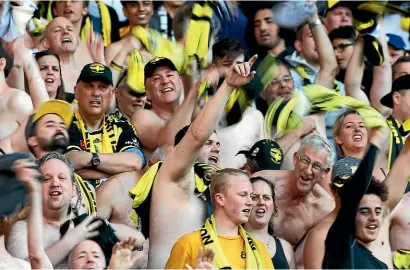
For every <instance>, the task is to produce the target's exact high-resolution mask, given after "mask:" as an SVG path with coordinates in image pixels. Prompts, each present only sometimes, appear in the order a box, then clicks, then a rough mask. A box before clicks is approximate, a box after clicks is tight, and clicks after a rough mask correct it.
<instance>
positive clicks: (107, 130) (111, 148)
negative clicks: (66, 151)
mask: <svg viewBox="0 0 410 270" xmlns="http://www.w3.org/2000/svg"><path fill="white" fill-rule="evenodd" d="M74 117H75V119H76V120H77V127H78V128H79V129H80V131H81V134H82V137H83V142H84V143H85V145H84V147H82V148H84V149H85V150H86V151H87V152H91V153H97V151H96V150H97V149H96V147H95V144H94V141H93V140H90V134H89V133H88V130H87V128H86V127H85V124H84V121H83V119H82V118H81V115H80V113H79V112H78V111H77V112H76V113H75V114H74ZM119 133H120V132H118V130H117V127H116V126H114V125H113V124H112V122H111V121H109V120H108V116H107V115H104V119H103V124H102V135H101V137H102V139H101V144H102V150H101V151H99V152H101V153H107V154H110V153H114V152H115V150H116V146H117V141H118V136H119Z"/></svg>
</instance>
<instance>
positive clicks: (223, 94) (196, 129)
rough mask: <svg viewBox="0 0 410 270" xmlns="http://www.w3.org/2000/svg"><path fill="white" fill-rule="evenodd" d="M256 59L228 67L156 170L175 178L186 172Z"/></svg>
mask: <svg viewBox="0 0 410 270" xmlns="http://www.w3.org/2000/svg"><path fill="white" fill-rule="evenodd" d="M256 59H257V56H256V55H255V56H253V57H252V58H251V59H250V60H249V62H245V63H243V64H237V65H233V66H232V67H231V69H230V71H229V73H228V75H227V77H226V79H225V81H224V82H223V84H222V86H221V87H220V88H219V89H218V90H217V91H216V94H215V95H214V96H213V97H212V98H211V99H210V100H209V101H208V102H207V103H206V104H205V106H204V108H203V109H202V110H201V112H200V113H199V114H198V116H197V117H196V119H195V120H194V121H193V122H192V124H191V126H190V127H189V129H188V131H187V133H186V134H185V136H184V137H183V138H182V140H181V142H180V143H179V144H178V145H177V146H176V147H175V148H174V151H172V152H171V153H170V154H169V155H168V156H167V158H166V159H165V161H164V163H163V165H162V167H161V170H160V171H159V174H161V173H164V172H165V173H166V174H167V178H168V179H170V180H172V181H178V180H180V179H181V178H182V176H184V175H186V174H187V173H188V172H189V170H190V169H191V168H192V165H193V163H194V161H195V160H196V158H197V157H198V154H199V150H200V149H201V147H202V146H203V145H204V143H205V142H206V141H207V140H208V139H209V137H210V136H211V134H212V132H213V131H214V130H215V128H216V126H217V124H218V122H219V120H220V118H221V116H222V114H223V112H224V107H225V105H226V103H227V102H228V99H229V97H230V95H231V94H232V92H233V90H234V89H235V88H238V87H241V86H243V85H245V84H247V83H248V82H249V81H251V80H252V78H253V77H254V76H255V72H254V71H252V72H251V67H252V64H253V63H254V62H255V60H256Z"/></svg>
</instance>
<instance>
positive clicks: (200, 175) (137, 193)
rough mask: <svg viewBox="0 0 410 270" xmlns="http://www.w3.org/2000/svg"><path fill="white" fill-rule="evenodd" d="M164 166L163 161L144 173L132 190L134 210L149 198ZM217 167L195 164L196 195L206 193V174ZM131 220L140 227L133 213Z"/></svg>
mask: <svg viewBox="0 0 410 270" xmlns="http://www.w3.org/2000/svg"><path fill="white" fill-rule="evenodd" d="M161 165H162V161H159V162H157V163H155V164H154V165H152V166H151V167H150V168H149V169H148V171H146V172H145V173H144V175H143V176H141V178H140V179H139V180H138V182H137V184H136V185H135V187H133V188H132V189H130V191H129V196H130V197H131V198H132V199H133V202H132V208H134V209H136V208H138V207H139V206H140V205H141V204H142V203H143V202H144V201H145V200H146V199H147V197H148V194H149V193H150V191H151V189H152V186H153V184H154V179H155V177H156V175H157V173H158V171H159V169H160V167H161ZM216 169H217V167H215V166H212V165H206V164H203V163H195V164H194V171H195V175H194V178H195V193H198V194H199V193H204V192H205V191H206V190H207V189H208V185H209V181H207V180H206V179H205V178H206V176H205V175H206V173H207V171H209V170H216ZM130 219H131V220H132V221H133V222H134V224H135V226H136V227H137V226H138V215H137V214H136V213H135V214H134V213H132V215H131V216H130Z"/></svg>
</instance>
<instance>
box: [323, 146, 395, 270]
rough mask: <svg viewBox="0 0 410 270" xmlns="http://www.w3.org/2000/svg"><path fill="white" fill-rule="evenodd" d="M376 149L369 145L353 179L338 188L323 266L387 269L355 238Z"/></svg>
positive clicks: (326, 241)
mask: <svg viewBox="0 0 410 270" xmlns="http://www.w3.org/2000/svg"><path fill="white" fill-rule="evenodd" d="M376 153H377V148H376V146H374V145H371V146H370V148H369V150H368V152H367V154H366V156H365V158H364V159H363V160H362V162H361V163H360V166H359V168H358V169H357V171H356V173H355V174H354V176H353V178H352V179H351V180H349V181H347V183H346V184H345V185H344V186H343V187H342V188H341V190H340V198H341V207H340V210H339V213H338V214H337V217H336V220H335V222H334V223H333V224H332V226H331V227H330V229H329V232H328V234H327V237H326V240H325V257H324V259H323V263H322V266H323V269H388V267H387V265H386V264H384V263H383V262H382V261H380V260H378V259H377V258H376V257H374V256H373V254H372V253H371V252H370V251H369V250H368V249H367V248H365V247H364V246H362V245H361V244H359V243H358V242H357V240H356V237H355V222H356V214H357V209H358V207H359V204H360V201H361V199H362V198H363V196H364V195H365V193H366V190H367V188H368V186H369V184H370V181H371V178H372V172H373V167H374V163H375V160H376Z"/></svg>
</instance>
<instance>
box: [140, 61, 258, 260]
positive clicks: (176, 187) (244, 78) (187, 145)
mask: <svg viewBox="0 0 410 270" xmlns="http://www.w3.org/2000/svg"><path fill="white" fill-rule="evenodd" d="M256 58H257V57H256V56H254V57H252V58H251V59H250V60H249V62H245V63H243V64H236V65H233V66H232V67H231V69H230V71H229V73H228V75H227V77H226V79H225V82H224V83H223V84H222V86H221V87H220V88H219V89H218V91H217V92H216V94H215V96H214V97H213V98H212V99H211V100H209V101H208V102H207V104H206V105H205V107H204V108H203V109H202V110H201V112H200V113H199V115H198V116H197V117H196V119H195V121H194V122H193V123H192V124H191V126H190V128H189V129H188V131H187V132H186V134H185V136H184V137H183V138H182V140H181V142H180V143H178V144H177V145H176V146H175V148H174V149H173V151H170V152H169V153H167V157H166V159H165V161H164V163H163V164H162V166H161V168H160V170H159V172H158V174H157V175H156V178H155V181H154V185H153V190H152V197H151V211H150V249H149V261H148V268H163V267H164V265H165V263H166V261H167V259H168V257H169V254H170V251H171V249H172V246H173V244H174V243H175V242H176V240H177V239H178V238H179V237H181V236H182V235H184V234H186V233H189V232H192V231H194V230H197V229H199V228H200V227H201V226H202V225H203V222H204V221H205V218H206V204H205V202H204V200H203V199H202V198H199V197H198V196H197V195H195V193H194V190H195V181H194V171H193V167H192V166H193V164H194V162H195V160H196V159H197V158H198V154H199V151H200V150H201V147H202V146H203V145H204V143H205V142H206V141H207V140H208V139H209V138H210V136H211V135H212V133H213V130H214V129H215V127H216V126H217V123H218V121H219V119H220V118H221V116H222V113H223V110H224V106H225V104H226V102H227V101H228V99H229V96H230V95H231V93H232V91H233V90H234V89H235V88H237V87H241V86H243V85H245V84H247V83H248V82H249V81H250V80H251V79H252V78H253V76H254V74H255V73H254V72H251V66H252V64H253V63H254V61H255V60H256Z"/></svg>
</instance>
